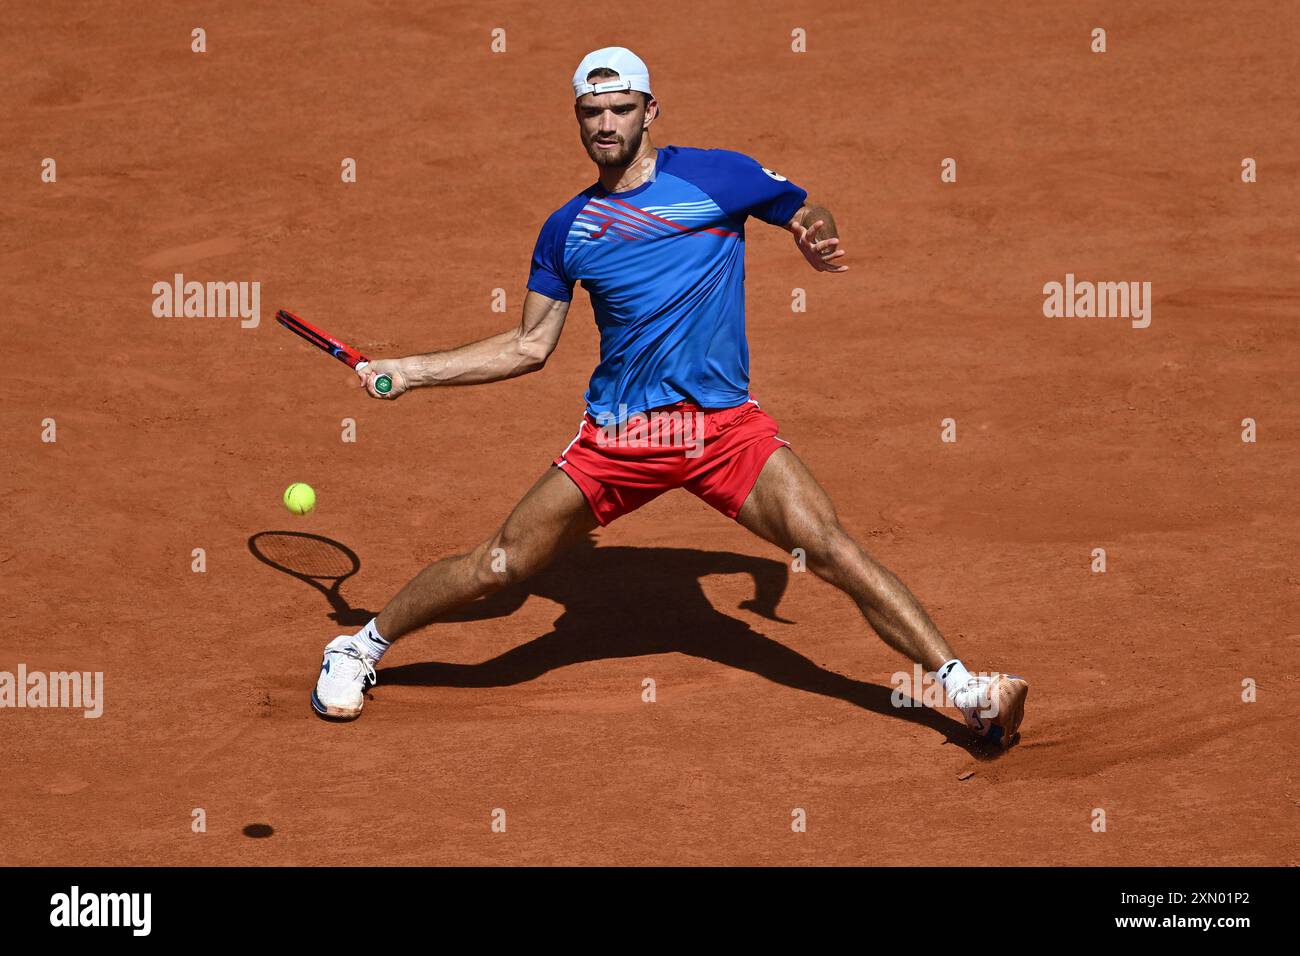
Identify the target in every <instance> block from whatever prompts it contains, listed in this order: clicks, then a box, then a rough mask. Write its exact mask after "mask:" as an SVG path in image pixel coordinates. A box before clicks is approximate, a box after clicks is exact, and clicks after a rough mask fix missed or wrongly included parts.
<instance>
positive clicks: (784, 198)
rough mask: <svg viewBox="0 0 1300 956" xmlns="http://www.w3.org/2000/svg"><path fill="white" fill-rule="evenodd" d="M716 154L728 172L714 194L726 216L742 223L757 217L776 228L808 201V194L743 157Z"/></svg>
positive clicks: (788, 219) (730, 153)
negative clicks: (719, 156)
mask: <svg viewBox="0 0 1300 956" xmlns="http://www.w3.org/2000/svg"><path fill="white" fill-rule="evenodd" d="M715 152H717V153H720V154H722V157H724V158H725V162H724V164H723V165H724V167H725V171H726V176H725V178H723V179H721V180H720V181H718V182H717V184H716V186H715V189H714V190H713V192H714V195H715V198H717V199H718V200H719V201H720V205H722V207H723V208H724V209H726V210H727V212H729V213H731V214H732V215H734V216H737V217H738V218H740V219H742V220H743V219H744V217H745V216H756V217H758V218H759V219H761V220H763V221H764V222H768V223H771V224H772V225H774V226H784V225H785V224H786V223H788V222H789V221H790V220H791V219H792V218H793V217H794V214H795V213H796V212H798V211H799V207H800V206H802V205H803V204H804V201H805V200H806V199H807V198H808V193H807V191H805V190H803V189H801V188H799V187H798V186H796V185H795V184H794V183H792V182H790V180H788V179H786V178H785V177H784V176H782V175H781V174H780V173H778V172H775V171H774V170H771V169H767V168H765V167H763V166H762V165H760V164H759V162H758V161H757V160H755V159H752V158H750V157H749V156H746V155H745V154H744V153H735V152H731V151H730V150H716V151H715Z"/></svg>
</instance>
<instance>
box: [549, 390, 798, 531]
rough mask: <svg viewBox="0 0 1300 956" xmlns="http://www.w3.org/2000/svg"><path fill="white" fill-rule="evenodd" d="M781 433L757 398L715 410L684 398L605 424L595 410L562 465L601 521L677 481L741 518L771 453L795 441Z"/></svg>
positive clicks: (674, 485)
mask: <svg viewBox="0 0 1300 956" xmlns="http://www.w3.org/2000/svg"><path fill="white" fill-rule="evenodd" d="M776 433H777V424H776V421H775V420H774V419H773V418H772V416H771V415H769V414H768V413H767V412H765V411H763V410H762V409H761V408H759V407H758V402H756V401H754V400H753V399H750V400H749V401H747V402H745V403H744V404H743V405H737V406H736V407H735V408H716V409H702V408H700V407H699V406H698V405H693V404H691V403H690V402H678V403H677V404H675V405H666V406H664V407H663V408H655V409H651V410H650V411H646V412H640V413H638V414H634V415H629V416H628V419H627V421H626V422H624V423H622V424H621V425H620V424H609V425H606V426H603V427H602V426H601V425H600V424H598V422H597V420H596V419H594V418H592V417H591V415H590V414H588V415H586V416H585V417H584V418H583V420H582V424H581V425H580V426H578V434H577V435H575V436H574V439H573V441H571V442H569V447H568V448H566V449H564V451H563V452H562V453H561V454H560V457H559V458H557V459H555V464H556V465H557V466H558V467H560V468H562V469H563V470H564V473H565V474H566V475H568V476H569V477H570V478H572V479H573V481H574V484H576V485H577V486H578V487H579V488H580V489H582V493H583V494H584V495H586V497H587V502H588V504H590V505H591V510H592V512H594V513H595V515H596V520H597V521H599V522H600V523H601V524H602V525H606V524H609V523H610V522H611V521H613V520H614V519H615V518H618V517H620V516H622V515H625V514H627V513H628V512H631V511H635V510H636V509H637V508H640V507H641V506H642V505H644V504H647V503H649V502H651V501H653V500H654V499H656V498H658V497H659V496H660V495H662V494H663V493H664V492H665V491H671V490H672V489H673V488H685V489H686V490H687V491H689V492H690V493H691V494H693V495H695V496H697V497H698V498H700V499H702V500H703V501H704V502H705V503H707V504H709V505H711V506H712V507H714V508H717V509H718V510H719V511H721V512H722V513H723V514H724V515H726V516H727V517H728V518H735V517H736V514H737V513H738V512H739V511H740V506H741V505H743V504H744V503H745V499H746V498H748V497H749V493H750V491H751V490H753V487H754V482H756V481H757V480H758V473H759V472H760V471H762V470H763V465H764V464H765V463H766V462H767V459H768V457H769V456H770V455H771V454H772V452H774V451H776V450H777V449H778V448H781V447H782V446H784V445H788V444H789V442H787V441H785V439H782V438H777V437H776Z"/></svg>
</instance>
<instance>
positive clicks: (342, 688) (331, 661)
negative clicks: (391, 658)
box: [311, 634, 378, 720]
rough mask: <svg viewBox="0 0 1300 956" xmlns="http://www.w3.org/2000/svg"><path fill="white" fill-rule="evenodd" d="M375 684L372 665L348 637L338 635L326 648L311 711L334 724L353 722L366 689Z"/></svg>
mask: <svg viewBox="0 0 1300 956" xmlns="http://www.w3.org/2000/svg"><path fill="white" fill-rule="evenodd" d="M377 680H378V678H377V677H376V676H375V664H374V661H372V660H371V659H370V658H369V657H367V656H366V655H365V654H364V653H363V652H362V650H361V648H360V647H358V646H357V642H356V640H355V639H354V637H353V636H352V635H351V634H343V635H340V636H339V637H336V638H334V640H332V641H330V642H329V643H328V644H326V645H325V658H324V660H322V661H321V665H320V676H319V677H318V678H316V689H315V690H313V691H312V692H311V706H312V710H314V711H316V713H318V714H320V715H321V716H322V717H330V718H333V719H334V720H356V719H357V718H358V717H360V716H361V708H362V707H363V706H365V703H366V688H368V687H373V686H374V685H375V683H376V682H377Z"/></svg>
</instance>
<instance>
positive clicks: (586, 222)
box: [568, 196, 738, 242]
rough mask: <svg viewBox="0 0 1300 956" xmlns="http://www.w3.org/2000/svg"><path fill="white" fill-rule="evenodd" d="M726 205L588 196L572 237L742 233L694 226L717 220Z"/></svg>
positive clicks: (649, 236) (638, 237)
mask: <svg viewBox="0 0 1300 956" xmlns="http://www.w3.org/2000/svg"><path fill="white" fill-rule="evenodd" d="M721 218H723V213H722V209H721V208H719V207H718V205H717V204H716V203H715V202H713V201H712V200H709V199H703V200H696V201H694V202H681V203H671V204H669V205H663V206H647V207H645V208H644V209H641V208H638V207H636V206H633V205H632V204H631V203H628V202H624V201H623V200H621V199H617V198H615V197H613V196H603V197H601V198H598V199H597V198H592V199H589V200H587V204H586V205H585V206H583V207H582V211H581V212H579V213H578V215H577V216H576V217H575V218H574V220H573V223H572V225H570V227H569V235H568V238H569V239H572V240H576V241H580V242H581V241H594V240H597V239H612V240H623V239H655V238H658V237H660V236H671V235H675V234H678V233H690V232H695V233H708V234H711V235H715V236H735V235H738V233H736V232H735V231H733V230H730V229H719V228H709V229H692V228H691V227H692V226H693V225H697V224H699V223H704V222H717V221H718V220H719V219H721Z"/></svg>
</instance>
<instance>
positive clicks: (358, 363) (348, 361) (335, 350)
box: [275, 309, 393, 395]
mask: <svg viewBox="0 0 1300 956" xmlns="http://www.w3.org/2000/svg"><path fill="white" fill-rule="evenodd" d="M275 321H277V322H279V323H280V324H281V325H283V326H284V327H285V328H286V329H288V330H289V331H290V332H293V333H295V334H296V335H301V336H302V337H303V338H304V339H306V340H307V341H308V342H310V343H311V344H312V345H314V346H316V348H318V349H321V350H323V351H325V352H329V354H330V355H332V356H334V357H335V358H336V359H338V360H339V361H340V362H342V363H343V364H344V365H346V366H347V367H348V368H354V369H356V370H357V371H358V372H364V371H365V370H366V366H367V365H369V364H370V359H368V358H366V357H365V356H364V355H362V354H361V353H360V352H358V351H357V350H356V349H354V348H353V347H352V346H350V345H345V344H344V343H343V342H340V341H339V340H338V339H336V338H334V336H332V335H326V334H325V333H324V332H322V331H321V330H320V329H318V328H316V326H314V325H312V324H311V323H310V322H304V321H303V320H302V319H300V318H298V316H296V315H294V314H293V313H292V312H289V311H287V310H285V309H281V310H280V311H279V312H277V313H275ZM392 390H393V380H392V379H391V378H389V377H388V376H387V375H380V376H379V377H378V378H376V379H375V391H376V392H378V393H379V394H380V395H387V394H388V393H389V392H391V391H392Z"/></svg>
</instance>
